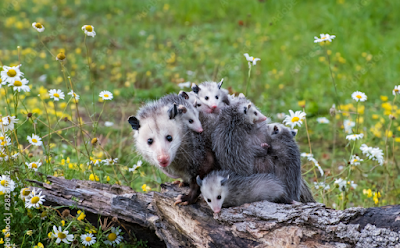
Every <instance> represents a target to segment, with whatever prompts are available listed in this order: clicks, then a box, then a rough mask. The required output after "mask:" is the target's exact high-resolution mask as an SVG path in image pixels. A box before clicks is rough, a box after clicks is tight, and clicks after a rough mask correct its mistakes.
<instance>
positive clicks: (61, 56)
mask: <svg viewBox="0 0 400 248" xmlns="http://www.w3.org/2000/svg"><path fill="white" fill-rule="evenodd" d="M57 59H59V60H64V59H65V54H64V53H59V54H58V55H57Z"/></svg>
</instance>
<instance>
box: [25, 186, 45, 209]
mask: <svg viewBox="0 0 400 248" xmlns="http://www.w3.org/2000/svg"><path fill="white" fill-rule="evenodd" d="M44 197H45V195H42V191H40V192H39V194H37V192H36V191H35V189H33V190H32V192H31V193H30V194H29V195H28V196H27V197H26V198H25V208H39V207H40V205H43V202H44V201H45V199H44Z"/></svg>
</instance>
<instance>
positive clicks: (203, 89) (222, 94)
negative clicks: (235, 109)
mask: <svg viewBox="0 0 400 248" xmlns="http://www.w3.org/2000/svg"><path fill="white" fill-rule="evenodd" d="M223 82H224V79H222V80H221V81H220V82H219V83H218V84H217V83H215V82H204V83H202V84H200V85H199V86H197V85H196V84H193V85H192V90H193V92H194V93H196V94H197V96H198V98H199V100H200V101H199V102H198V103H197V104H200V105H203V104H204V105H205V106H203V107H205V108H203V110H204V112H205V113H218V112H219V111H220V110H221V108H223V107H224V106H225V105H229V98H228V91H227V90H225V89H222V88H221V87H222V83H223Z"/></svg>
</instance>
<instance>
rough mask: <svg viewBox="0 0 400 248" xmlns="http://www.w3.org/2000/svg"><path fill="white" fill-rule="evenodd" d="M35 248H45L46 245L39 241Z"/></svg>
mask: <svg viewBox="0 0 400 248" xmlns="http://www.w3.org/2000/svg"><path fill="white" fill-rule="evenodd" d="M33 248H44V245H43V244H42V243H40V242H39V243H38V244H37V245H35V246H34V247H33Z"/></svg>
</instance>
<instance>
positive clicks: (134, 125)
mask: <svg viewBox="0 0 400 248" xmlns="http://www.w3.org/2000/svg"><path fill="white" fill-rule="evenodd" d="M128 122H129V124H131V126H132V129H133V130H139V128H140V125H139V120H138V119H137V118H136V117H135V116H133V115H132V116H129V118H128Z"/></svg>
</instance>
